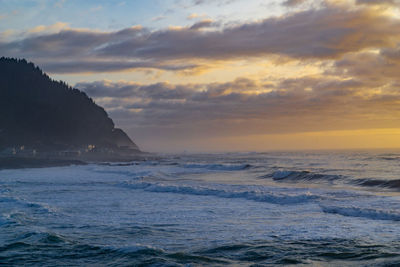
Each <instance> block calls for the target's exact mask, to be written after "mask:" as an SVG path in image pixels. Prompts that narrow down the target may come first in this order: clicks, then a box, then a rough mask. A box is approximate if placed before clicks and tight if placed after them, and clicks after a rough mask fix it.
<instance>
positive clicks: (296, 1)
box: [282, 0, 307, 7]
mask: <svg viewBox="0 0 400 267" xmlns="http://www.w3.org/2000/svg"><path fill="white" fill-rule="evenodd" d="M306 1H307V0H286V1H285V2H283V3H282V4H283V5H284V6H289V7H292V6H298V5H301V4H303V3H305V2H306Z"/></svg>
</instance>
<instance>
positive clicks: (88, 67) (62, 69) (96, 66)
mask: <svg viewBox="0 0 400 267" xmlns="http://www.w3.org/2000/svg"><path fill="white" fill-rule="evenodd" d="M37 63H38V65H40V66H41V68H43V70H44V71H46V72H51V73H77V72H116V71H124V70H130V69H160V70H171V71H184V70H195V69H196V68H198V67H199V66H198V65H194V64H187V65H184V64H175V65H172V64H169V65H167V64H157V63H152V62H145V61H143V62H129V61H109V60H108V61H104V60H103V61H99V60H97V61H53V62H41V61H37Z"/></svg>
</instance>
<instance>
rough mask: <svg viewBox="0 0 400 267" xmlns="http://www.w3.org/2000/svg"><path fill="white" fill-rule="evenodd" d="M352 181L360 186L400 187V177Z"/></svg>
mask: <svg viewBox="0 0 400 267" xmlns="http://www.w3.org/2000/svg"><path fill="white" fill-rule="evenodd" d="M354 183H355V184H357V185H360V186H368V187H384V188H391V189H400V179H396V180H379V179H357V180H355V181H354Z"/></svg>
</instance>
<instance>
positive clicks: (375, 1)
mask: <svg viewBox="0 0 400 267" xmlns="http://www.w3.org/2000/svg"><path fill="white" fill-rule="evenodd" d="M356 3H357V4H358V5H396V4H399V3H400V2H399V1H396V0H357V1H356Z"/></svg>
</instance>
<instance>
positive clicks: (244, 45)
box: [0, 5, 400, 72]
mask: <svg viewBox="0 0 400 267" xmlns="http://www.w3.org/2000/svg"><path fill="white" fill-rule="evenodd" d="M209 26H213V23H212V22H211V21H201V22H198V23H196V24H194V25H192V26H189V27H185V28H181V29H164V30H157V31H150V30H148V29H144V28H141V27H132V28H127V29H123V30H120V31H116V32H94V31H93V32H92V31H78V30H72V29H70V30H63V31H61V32H59V33H56V34H43V35H35V36H30V37H27V38H25V39H22V40H16V41H12V42H2V43H0V54H1V55H3V56H12V57H24V58H28V59H30V60H33V61H35V62H50V61H53V62H58V63H53V64H48V70H49V71H58V72H71V71H74V69H75V72H81V71H85V69H86V71H109V70H110V71H113V70H115V71H118V70H123V69H131V68H137V67H143V66H144V67H147V68H160V69H170V70H175V69H177V70H180V69H184V68H185V66H182V64H178V65H177V66H175V63H176V62H177V61H183V62H186V63H187V60H194V61H195V60H197V59H208V60H215V59H218V60H224V59H235V58H249V57H260V56H267V55H270V54H278V55H285V56H289V57H292V58H302V59H303V58H312V59H321V58H322V59H324V58H339V57H341V56H342V55H344V54H346V53H351V52H356V51H360V50H363V49H366V48H392V47H394V46H395V44H397V43H398V42H399V41H400V22H399V20H396V19H393V18H389V17H387V16H384V15H382V14H380V13H379V12H378V11H376V10H374V9H370V8H368V7H364V8H358V9H345V8H343V7H341V6H334V5H328V6H325V7H324V8H320V9H314V10H307V11H302V12H296V13H292V14H290V15H287V16H283V17H279V18H269V19H265V20H263V21H260V22H252V23H245V24H241V25H236V26H227V27H225V28H222V29H213V28H209V29H208V30H207V31H201V30H199V29H202V28H204V27H209ZM73 61H75V62H76V63H77V64H76V66H72V65H73V64H72V63H71V62H73ZM171 61H174V63H170V62H171ZM145 62H157V64H149V63H145ZM80 63H82V64H81V66H79V64H80ZM92 63H94V64H92ZM101 65H103V66H101ZM190 67H192V66H190V65H188V68H190Z"/></svg>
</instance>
